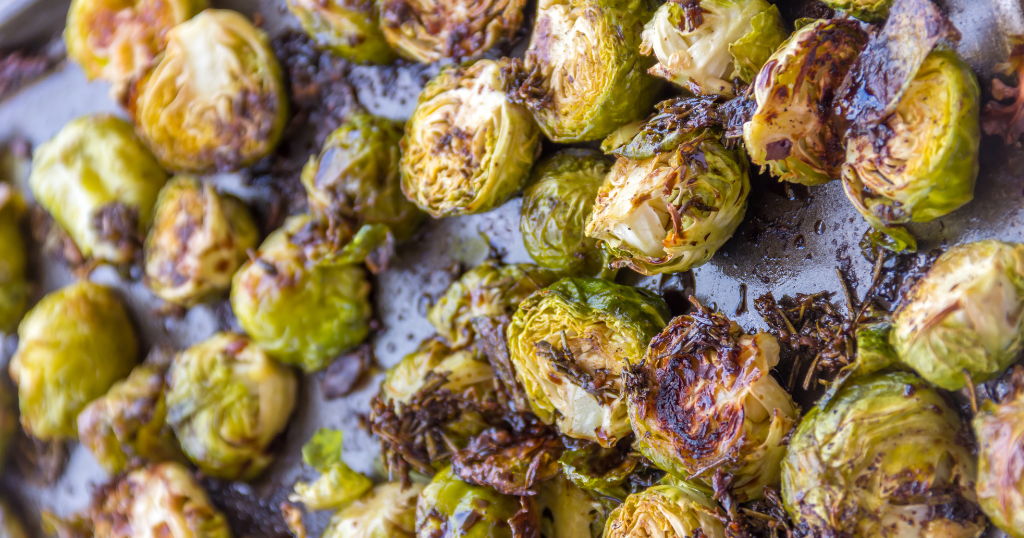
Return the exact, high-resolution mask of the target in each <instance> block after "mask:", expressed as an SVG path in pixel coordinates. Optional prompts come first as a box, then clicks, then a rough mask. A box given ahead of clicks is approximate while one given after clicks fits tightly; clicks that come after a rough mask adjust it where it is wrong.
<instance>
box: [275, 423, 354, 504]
mask: <svg viewBox="0 0 1024 538" xmlns="http://www.w3.org/2000/svg"><path fill="white" fill-rule="evenodd" d="M343 438H344V437H343V435H342V432H341V431H340V430H328V429H326V428H321V429H319V430H317V432H316V433H315V434H313V438H312V439H310V440H309V441H307V442H306V444H305V445H303V447H302V461H303V462H304V463H305V464H306V465H309V466H310V467H312V468H314V469H316V471H317V472H318V473H320V478H318V479H316V481H315V482H313V483H311V484H309V483H306V482H297V483H296V484H295V488H294V489H295V493H293V494H292V495H289V496H288V500H289V501H292V502H300V503H302V504H304V505H305V506H306V508H307V509H309V510H328V509H331V510H338V509H340V508H342V507H344V506H345V505H347V504H349V503H351V502H352V501H355V500H356V499H359V498H360V497H362V496H363V495H364V494H366V492H368V491H370V489H372V488H373V481H371V480H370V479H369V478H367V477H365V476H363V475H361V474H359V473H357V472H355V471H353V470H352V469H351V468H350V467H349V466H348V465H347V464H346V463H345V461H344V460H343V459H341V444H342V440H343Z"/></svg>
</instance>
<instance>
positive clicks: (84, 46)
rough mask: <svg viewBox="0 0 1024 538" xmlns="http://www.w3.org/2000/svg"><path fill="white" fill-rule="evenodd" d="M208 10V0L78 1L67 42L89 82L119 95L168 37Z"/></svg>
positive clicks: (70, 16) (72, 10)
mask: <svg viewBox="0 0 1024 538" xmlns="http://www.w3.org/2000/svg"><path fill="white" fill-rule="evenodd" d="M205 7H206V0H166V1H165V0H74V1H73V2H72V3H71V8H70V9H68V20H67V26H66V27H65V28H64V43H66V44H67V48H68V56H69V57H70V58H71V59H72V60H74V61H75V63H77V64H78V65H80V66H81V67H82V70H83V71H85V74H86V76H88V77H89V78H90V79H95V78H101V79H103V80H106V81H108V82H110V83H111V84H112V85H113V89H114V93H115V94H117V95H119V94H121V93H123V92H124V90H126V89H127V87H128V84H129V83H130V82H131V80H132V79H134V78H135V77H138V76H139V75H142V74H143V73H144V72H145V71H146V69H148V68H149V66H150V65H151V64H152V63H153V60H154V59H155V58H156V56H157V54H159V53H160V52H161V51H163V50H164V47H165V46H166V45H167V33H168V32H169V31H170V30H171V28H174V27H175V26H176V25H178V24H181V23H183V22H185V21H187V20H188V19H190V18H192V16H193V15H195V14H196V13H199V12H200V11H202V9H203V8H205Z"/></svg>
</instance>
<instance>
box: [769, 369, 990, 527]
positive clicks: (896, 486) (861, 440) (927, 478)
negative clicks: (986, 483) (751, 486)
mask: <svg viewBox="0 0 1024 538" xmlns="http://www.w3.org/2000/svg"><path fill="white" fill-rule="evenodd" d="M966 427H967V426H966V425H965V424H964V423H963V422H962V421H961V420H960V417H959V415H958V414H957V412H956V411H955V410H954V409H953V408H952V407H951V406H950V405H949V403H947V401H946V399H945V398H943V396H942V395H941V394H939V392H937V391H936V390H935V389H933V388H931V387H930V386H928V384H927V383H925V382H924V381H922V380H921V379H920V378H918V377H916V376H914V375H913V374H908V373H903V372H897V373H890V374H876V375H873V376H869V377H867V378H864V379H863V380H859V381H854V382H850V383H847V384H846V385H844V386H843V388H842V389H840V390H839V392H838V393H837V394H836V396H835V397H834V398H832V399H831V400H830V401H829V402H828V404H827V405H825V406H817V407H814V408H813V409H811V411H810V412H808V413H807V415H806V416H805V417H804V419H803V421H802V422H801V423H800V426H799V427H798V428H797V431H796V434H794V435H793V438H792V439H791V440H790V443H789V452H788V453H787V454H786V459H785V460H784V461H783V463H782V499H783V502H784V504H785V507H786V511H788V512H789V515H790V516H791V517H792V518H793V521H794V523H795V524H796V525H797V526H801V527H805V528H806V529H807V530H808V533H809V534H810V535H813V536H834V535H836V536H850V537H852V538H867V537H877V536H903V537H915V536H920V537H929V536H930V537H937V536H942V537H948V538H961V537H962V538H968V537H969V538H976V537H977V536H979V535H981V533H982V532H983V531H984V530H985V526H986V523H985V516H984V515H983V514H982V513H981V511H980V510H978V508H977V505H976V501H975V494H974V481H975V473H976V469H975V462H974V456H973V455H972V454H971V447H970V446H969V441H968V440H969V439H970V435H969V433H967V432H966V431H965V430H966Z"/></svg>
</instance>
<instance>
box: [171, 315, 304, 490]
mask: <svg viewBox="0 0 1024 538" xmlns="http://www.w3.org/2000/svg"><path fill="white" fill-rule="evenodd" d="M297 390H298V381H297V379H296V376H295V373H294V372H292V371H291V370H289V369H288V368H285V367H283V366H280V365H278V364H277V363H275V362H274V361H272V360H270V357H268V356H267V354H266V353H264V352H263V350H261V349H260V348H258V347H256V345H254V344H253V343H252V342H250V341H249V340H248V339H247V338H245V337H244V336H241V335H238V334H230V333H217V334H215V335H213V336H211V337H210V338H209V339H207V340H205V341H203V342H201V343H199V344H196V345H194V346H192V347H190V348H188V349H186V350H185V351H182V352H181V353H179V354H178V356H177V357H175V358H174V362H173V363H171V369H170V371H169V372H168V373H167V423H168V424H170V425H171V427H173V428H174V433H175V434H176V435H177V437H178V441H179V442H181V448H182V449H183V450H184V451H185V455H187V456H188V458H189V459H190V460H192V462H193V463H195V464H196V466H198V467H199V468H200V469H201V470H202V471H203V472H204V473H206V474H207V475H209V476H213V477H216V478H222V479H224V480H252V479H253V478H255V477H256V476H257V475H259V474H260V473H261V472H262V471H263V470H264V469H266V467H267V466H268V465H270V462H271V461H272V460H273V459H274V455H273V453H271V452H270V448H269V447H270V443H271V441H273V440H274V438H276V437H277V436H278V434H280V433H281V432H282V431H283V430H284V428H285V426H287V425H288V419H289V418H290V417H291V414H292V410H293V409H294V408H295V395H296V391H297Z"/></svg>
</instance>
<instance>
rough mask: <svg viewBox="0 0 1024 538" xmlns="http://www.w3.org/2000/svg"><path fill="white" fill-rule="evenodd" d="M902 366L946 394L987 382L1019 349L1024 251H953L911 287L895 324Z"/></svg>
mask: <svg viewBox="0 0 1024 538" xmlns="http://www.w3.org/2000/svg"><path fill="white" fill-rule="evenodd" d="M893 322H894V326H893V330H892V333H891V335H890V337H889V339H890V341H891V342H892V345H893V347H894V348H895V349H896V353H897V354H898V355H899V357H900V360H902V361H903V362H904V363H906V364H907V365H908V366H910V367H911V368H913V369H914V370H917V373H919V374H921V377H924V378H925V379H927V380H928V381H930V382H931V383H933V384H935V385H937V386H939V387H942V388H944V389H946V390H959V389H961V388H963V387H964V386H966V385H967V383H968V379H967V377H966V376H965V375H964V373H965V372H966V373H967V374H968V375H970V380H971V381H973V382H974V383H980V382H982V381H987V380H989V379H992V378H993V377H995V376H997V375H999V374H1000V373H1002V371H1003V370H1005V369H1006V368H1007V367H1008V366H1009V365H1010V364H1012V363H1013V362H1014V361H1015V360H1016V357H1017V354H1018V353H1019V352H1020V351H1021V349H1024V245H1022V244H1017V243H1004V242H1002V241H979V242H977V243H968V244H966V245H960V246H956V247H953V248H951V249H949V250H948V251H946V252H945V253H944V254H943V255H942V256H939V258H938V259H937V260H935V264H934V265H932V267H931V269H929V270H928V273H927V274H926V275H925V276H924V278H922V279H920V280H918V281H917V283H916V284H914V287H913V288H912V289H911V291H910V293H909V294H908V295H907V297H905V298H904V301H903V304H902V305H900V308H899V310H897V311H896V314H895V315H894V318H893Z"/></svg>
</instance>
